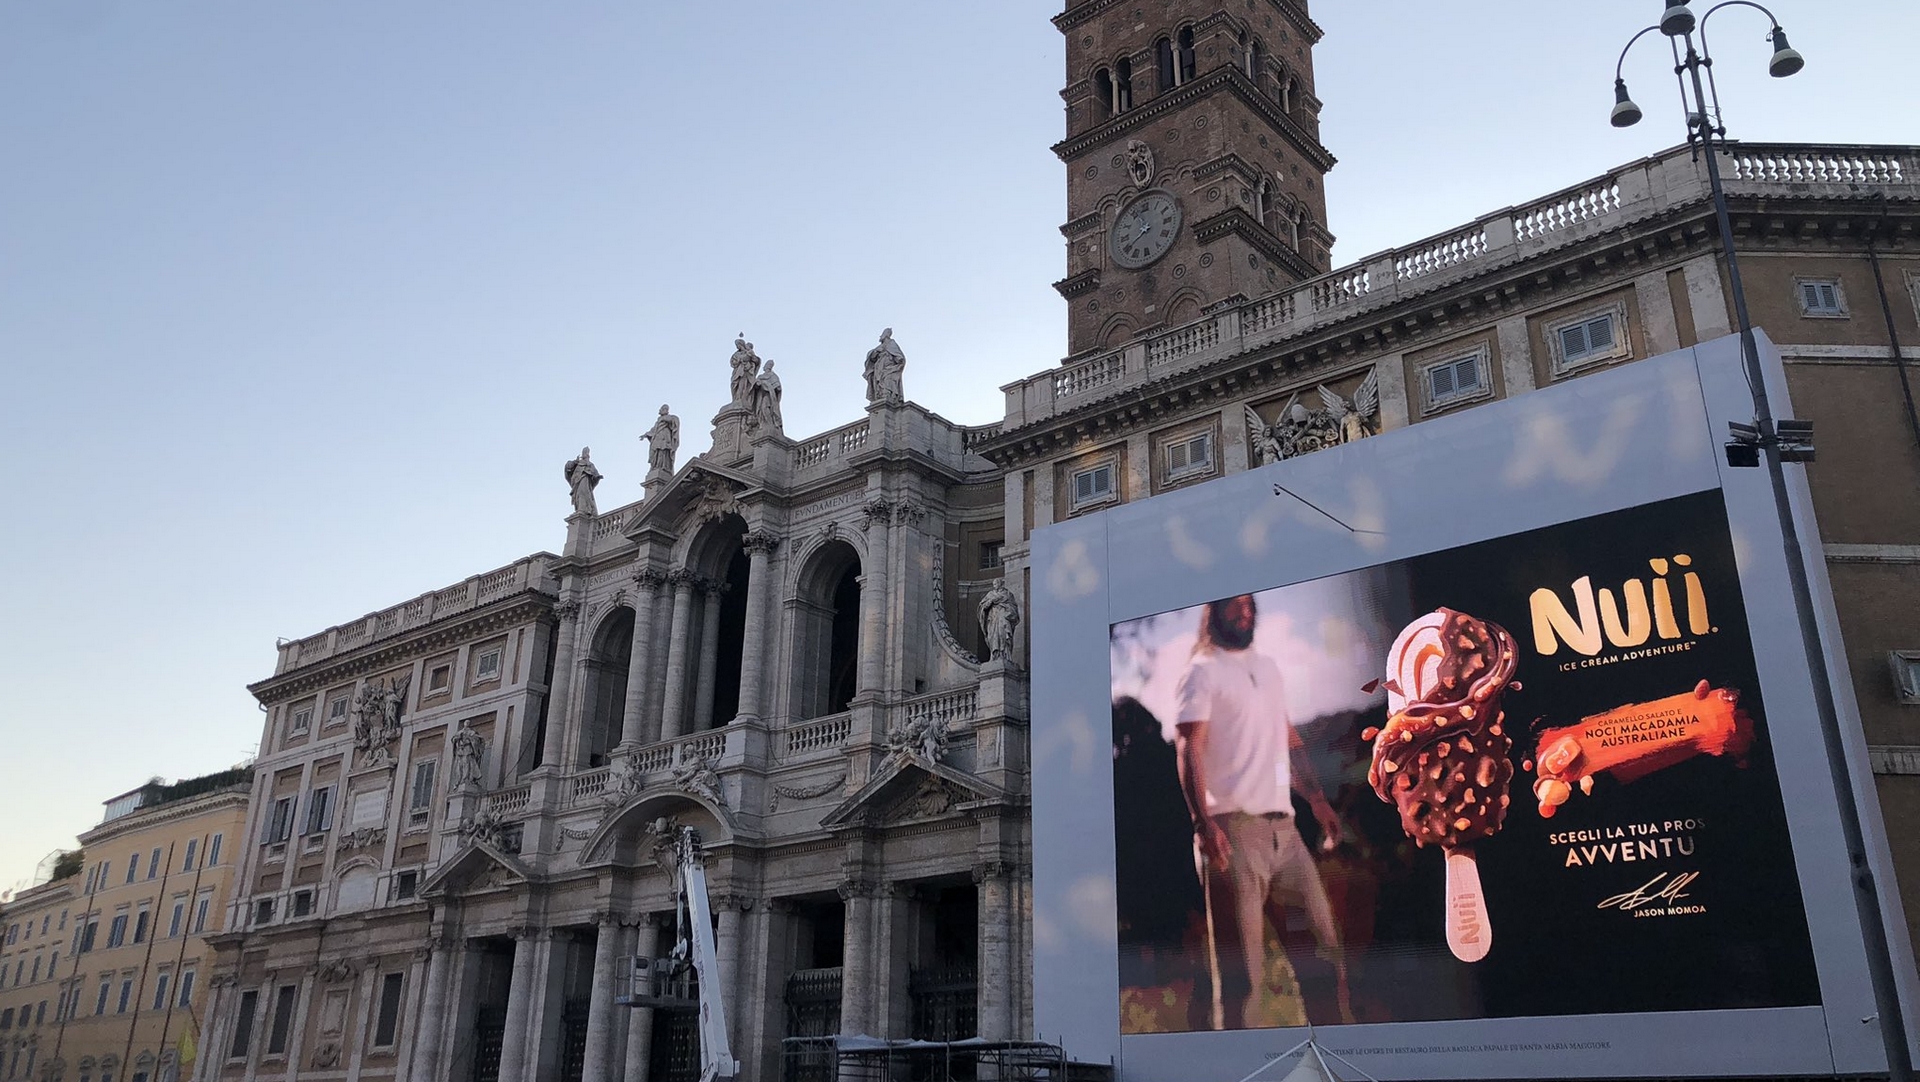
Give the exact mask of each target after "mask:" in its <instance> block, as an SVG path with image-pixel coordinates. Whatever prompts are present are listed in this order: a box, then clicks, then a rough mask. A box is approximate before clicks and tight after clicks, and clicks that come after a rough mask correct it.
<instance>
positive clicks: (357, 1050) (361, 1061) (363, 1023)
mask: <svg viewBox="0 0 1920 1082" xmlns="http://www.w3.org/2000/svg"><path fill="white" fill-rule="evenodd" d="M367 961H368V962H369V963H370V964H368V965H367V966H366V967H365V968H364V969H363V970H362V971H361V973H360V979H359V981H358V982H357V991H356V993H355V995H356V997H357V998H356V1000H355V1002H356V1003H357V1006H356V1007H355V1009H354V1013H355V1014H356V1015H357V1016H358V1017H357V1018H356V1019H355V1020H354V1021H352V1022H350V1023H348V1024H347V1025H346V1026H345V1027H344V1028H343V1032H342V1033H341V1035H340V1039H341V1040H343V1041H346V1042H347V1045H348V1052H347V1082H360V1072H361V1070H362V1069H363V1068H365V1066H366V1059H367V1034H369V1033H372V1032H373V1024H374V1012H375V1010H376V1009H377V1008H378V1006H379V1004H378V1003H376V1002H375V1000H377V999H378V998H379V996H378V989H379V987H380V963H379V960H378V959H373V958H369V959H367ZM349 1034H353V1035H355V1036H349ZM400 1073H401V1074H405V1073H406V1072H405V1071H404V1070H402V1071H401V1072H400ZM288 1077H289V1078H294V1077H297V1075H288Z"/></svg>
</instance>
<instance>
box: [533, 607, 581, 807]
mask: <svg viewBox="0 0 1920 1082" xmlns="http://www.w3.org/2000/svg"><path fill="white" fill-rule="evenodd" d="M553 611H554V612H556V613H558V614H559V616H560V623H559V624H558V625H557V626H555V627H554V629H553V633H554V634H555V635H557V636H559V642H558V643H557V644H556V645H555V647H554V651H553V683H552V684H551V685H550V686H548V688H547V732H546V737H545V739H544V740H543V741H542V742H541V744H540V763H541V765H542V766H545V767H547V768H548V769H550V770H561V769H564V768H565V764H563V763H561V761H560V759H561V757H562V756H563V755H564V754H565V753H566V746H567V742H566V731H567V726H568V723H569V721H570V719H571V717H572V714H573V703H572V695H573V654H574V641H573V640H574V637H575V636H576V634H577V633H578V631H579V626H580V603H579V602H578V601H574V600H572V599H571V598H569V599H568V600H565V601H562V602H560V604H558V605H555V606H554V610H553Z"/></svg>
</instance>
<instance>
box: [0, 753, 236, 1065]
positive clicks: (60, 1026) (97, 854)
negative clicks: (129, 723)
mask: <svg viewBox="0 0 1920 1082" xmlns="http://www.w3.org/2000/svg"><path fill="white" fill-rule="evenodd" d="M252 780H253V770H252V768H250V767H246V768H240V769H235V770H228V771H223V772H221V773H218V774H210V775H207V776H205V777H201V778H193V779H190V780H187V781H181V782H177V783H175V784H172V785H165V784H161V783H160V782H157V781H156V782H153V783H150V784H148V785H144V786H142V787H140V788H139V789H135V790H133V791H132V792H129V793H125V794H123V795H121V796H118V797H115V798H114V799H112V800H109V801H107V802H106V808H107V810H106V816H105V818H104V819H103V820H102V821H101V823H100V825H99V826H97V827H94V828H93V829H92V830H90V831H88V832H86V833H85V834H82V835H81V836H80V844H81V845H82V846H83V847H84V852H85V854H86V864H85V869H84V872H83V873H81V874H76V875H73V876H70V877H68V878H65V879H62V880H59V881H58V882H55V883H49V884H47V885H46V886H45V887H39V888H35V889H34V890H33V891H30V892H28V895H31V896H32V897H31V898H30V899H29V897H28V895H23V896H22V898H21V899H20V900H19V903H17V904H16V905H15V906H10V907H9V908H8V911H7V912H8V915H7V917H6V922H7V926H8V938H9V939H11V938H12V925H13V922H14V916H13V914H14V912H15V910H16V909H18V910H19V912H20V919H21V922H22V925H23V926H22V933H21V934H22V937H23V938H22V942H21V943H20V944H18V945H10V946H9V947H8V948H7V949H8V950H9V951H11V952H12V954H11V955H10V957H11V958H13V961H12V963H11V964H12V965H13V968H14V969H15V970H19V969H20V964H21V961H22V960H25V961H26V964H27V968H26V970H25V973H26V974H27V977H28V978H29V980H28V981H27V983H25V984H22V985H19V986H18V991H17V993H16V991H15V988H16V985H15V984H14V983H13V974H12V973H9V974H8V980H9V983H8V985H7V987H6V989H5V990H0V1015H4V1013H5V1012H6V1010H7V1008H8V1007H9V1006H11V1007H12V1008H13V1009H14V1011H15V1014H14V1025H13V1028H12V1029H11V1030H10V1031H5V1032H6V1034H7V1035H8V1036H9V1037H11V1038H12V1039H11V1040H10V1041H9V1042H8V1043H9V1044H10V1045H17V1046H19V1047H20V1050H21V1051H22V1052H23V1053H24V1054H23V1055H22V1056H21V1057H18V1058H19V1069H18V1070H16V1069H15V1063H14V1059H15V1057H13V1056H12V1055H11V1054H10V1055H9V1057H8V1062H7V1063H6V1064H5V1065H4V1066H0V1080H5V1082H12V1080H14V1079H32V1080H33V1082H173V1080H175V1079H178V1078H182V1077H187V1076H188V1075H189V1074H190V1072H191V1069H192V1060H193V1058H194V1056H195V1052H196V1042H197V1041H198V1039H199V1036H200V1029H201V1024H202V1023H203V1021H204V1013H205V1008H206V1003H207V998H208V996H207V991H206V987H205V985H206V979H207V973H208V969H209V965H210V963H211V960H212V958H211V951H210V949H209V948H208V947H207V944H206V939H205V937H206V936H207V935H211V934H213V933H216V932H218V931H220V930H221V928H222V926H223V924H224V914H225V912H226V906H227V895H228V888H229V885H230V883H231V880H232V873H233V869H234V854H235V853H236V852H237V851H238V850H239V846H240V840H241V839H240V832H241V830H242V829H243V828H244V826H245V823H246V817H247V794H248V792H249V791H250V788H251V783H252ZM29 900H30V901H31V902H32V904H33V906H34V909H33V914H32V915H28V913H27V911H26V909H25V908H24V904H23V903H26V902H28V901H29ZM69 913H70V914H71V915H70V916H69V915H68V914H69ZM28 921H32V922H34V927H33V939H32V941H31V944H29V943H28V942H27V941H26V940H25V938H24V937H25V934H26V929H25V924H26V923H27V922H28ZM62 925H64V926H65V930H64V934H63V932H62ZM43 940H44V942H43ZM29 947H30V948H31V953H29V952H28V949H27V948H29ZM43 948H44V951H45V954H46V965H45V966H44V968H43V967H41V966H40V965H39V964H38V963H39V961H40V955H41V953H42V949H43ZM35 974H38V980H37V981H35V980H32V979H31V978H33V977H34V976H35ZM29 1010H31V1012H32V1020H31V1022H30V1023H23V1019H24V1017H25V1015H26V1014H27V1012H28V1011H29Z"/></svg>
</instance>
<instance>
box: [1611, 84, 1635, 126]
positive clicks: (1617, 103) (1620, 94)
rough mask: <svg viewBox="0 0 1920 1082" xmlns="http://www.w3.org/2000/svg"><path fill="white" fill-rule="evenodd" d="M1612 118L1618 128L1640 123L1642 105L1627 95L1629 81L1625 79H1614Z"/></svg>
mask: <svg viewBox="0 0 1920 1082" xmlns="http://www.w3.org/2000/svg"><path fill="white" fill-rule="evenodd" d="M1612 119H1613V126H1614V127H1616V128H1631V127H1633V126H1634V125H1635V124H1638V123H1640V107H1639V106H1638V105H1635V104H1634V103H1633V99H1632V98H1629V97H1627V81H1626V80H1625V79H1615V80H1614V81H1613V117H1612Z"/></svg>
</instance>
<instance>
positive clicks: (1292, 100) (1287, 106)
mask: <svg viewBox="0 0 1920 1082" xmlns="http://www.w3.org/2000/svg"><path fill="white" fill-rule="evenodd" d="M1299 101H1300V80H1298V79H1288V80H1287V89H1286V92H1285V93H1284V94H1282V95H1281V96H1280V108H1281V110H1282V111H1283V112H1285V113H1287V114H1289V115H1291V114H1292V113H1293V109H1294V106H1295V105H1297V104H1299Z"/></svg>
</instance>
